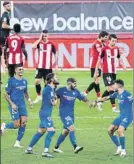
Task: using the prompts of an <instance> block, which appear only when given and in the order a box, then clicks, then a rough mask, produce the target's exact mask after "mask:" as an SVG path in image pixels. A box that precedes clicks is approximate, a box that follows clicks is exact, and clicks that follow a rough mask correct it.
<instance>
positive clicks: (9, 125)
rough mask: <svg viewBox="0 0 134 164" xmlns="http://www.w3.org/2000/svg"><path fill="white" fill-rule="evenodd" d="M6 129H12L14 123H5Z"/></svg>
mask: <svg viewBox="0 0 134 164" xmlns="http://www.w3.org/2000/svg"><path fill="white" fill-rule="evenodd" d="M6 129H14V123H13V122H10V123H6Z"/></svg>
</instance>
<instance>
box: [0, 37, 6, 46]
mask: <svg viewBox="0 0 134 164" xmlns="http://www.w3.org/2000/svg"><path fill="white" fill-rule="evenodd" d="M7 37H8V36H5V37H4V36H0V45H1V46H4V44H5V41H6V38H7Z"/></svg>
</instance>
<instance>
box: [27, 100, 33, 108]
mask: <svg viewBox="0 0 134 164" xmlns="http://www.w3.org/2000/svg"><path fill="white" fill-rule="evenodd" d="M28 102H29V105H30V108H31V109H32V108H33V101H32V100H29V101H28Z"/></svg>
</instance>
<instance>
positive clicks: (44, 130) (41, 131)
mask: <svg viewBox="0 0 134 164" xmlns="http://www.w3.org/2000/svg"><path fill="white" fill-rule="evenodd" d="M38 132H39V133H41V134H44V133H45V132H46V129H44V128H39V129H38Z"/></svg>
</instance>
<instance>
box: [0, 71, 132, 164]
mask: <svg viewBox="0 0 134 164" xmlns="http://www.w3.org/2000/svg"><path fill="white" fill-rule="evenodd" d="M34 75H35V71H25V74H24V76H25V78H26V79H27V80H28V84H29V92H30V95H31V98H32V99H33V100H34V99H35V97H36V93H35V88H34ZM58 75H59V80H60V84H61V85H62V86H63V85H66V79H67V78H68V77H75V78H76V79H77V81H78V88H79V90H80V91H84V90H85V89H86V87H87V86H88V84H89V83H91V82H92V79H91V78H90V73H89V72H88V71H87V72H86V71H79V72H78V71H72V72H65V71H60V72H59V73H58ZM2 78H3V80H2V81H3V84H2V91H1V122H9V121H11V120H10V115H9V111H8V108H7V102H6V100H5V98H4V95H3V93H4V87H5V85H6V82H7V75H6V76H4V77H2ZM117 78H121V79H123V80H124V81H125V86H126V89H127V90H128V91H130V92H132V71H128V72H118V76H117ZM42 86H43V83H42ZM104 89H105V88H104V85H103V80H102V82H101V92H103V91H104ZM88 98H89V99H91V100H94V99H95V98H96V95H95V92H94V91H92V92H91V93H90V94H89V95H88ZM103 108H104V110H103V111H102V112H99V111H98V110H97V108H95V109H91V110H90V109H89V108H88V106H87V104H86V103H83V102H80V101H76V105H75V116H76V119H75V126H76V138H77V143H78V144H79V145H80V146H83V147H84V150H83V151H82V152H80V153H79V154H74V153H73V148H72V146H71V144H70V141H69V139H68V138H67V139H66V140H65V141H64V143H63V144H62V145H61V147H60V148H61V149H62V150H63V151H64V153H63V154H55V153H53V152H52V148H53V147H54V145H55V143H56V140H57V138H58V136H59V134H60V133H61V129H62V124H61V121H60V119H59V117H58V108H57V107H56V108H55V109H54V110H53V115H52V117H53V121H54V125H55V128H56V134H55V136H54V137H53V139H52V143H51V146H50V152H51V153H52V154H53V155H54V157H55V158H53V159H46V158H42V157H41V153H42V152H43V145H44V138H45V136H44V137H42V138H41V140H40V141H39V142H38V143H37V144H36V145H35V147H34V151H35V152H37V154H36V155H26V154H25V153H24V150H25V149H26V148H27V146H28V144H29V142H30V140H31V138H32V136H33V135H34V134H35V132H36V130H37V128H38V126H39V117H38V112H39V109H40V103H39V104H37V105H35V106H34V108H33V109H29V106H28V111H29V117H28V123H27V130H26V133H25V135H24V138H23V139H22V141H21V144H22V145H24V148H22V149H16V148H13V145H14V142H15V140H16V135H17V130H6V131H5V134H4V135H3V136H2V137H1V163H2V164H43V163H44V164H131V163H132V160H133V157H132V151H133V150H132V147H133V146H132V145H133V144H132V143H133V135H132V125H131V126H130V127H129V128H128V130H127V131H126V149H127V153H128V155H127V157H125V158H121V157H119V156H113V153H114V152H115V150H116V148H115V146H114V144H113V143H112V141H111V140H110V138H109V136H108V134H107V127H108V126H109V125H110V123H111V122H112V120H113V119H114V118H115V117H116V116H117V114H115V113H113V112H112V109H111V105H110V103H109V102H108V103H105V104H104V105H103Z"/></svg>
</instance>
